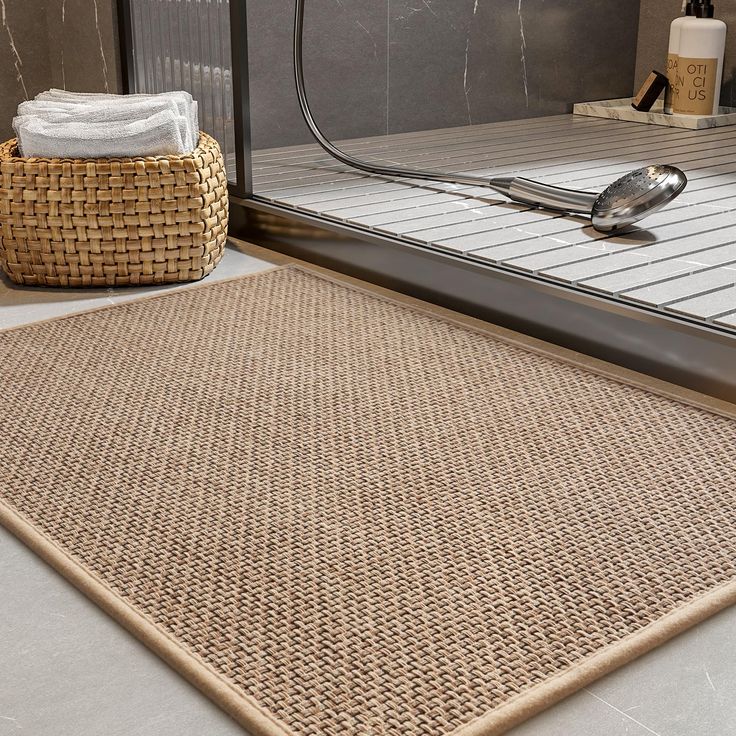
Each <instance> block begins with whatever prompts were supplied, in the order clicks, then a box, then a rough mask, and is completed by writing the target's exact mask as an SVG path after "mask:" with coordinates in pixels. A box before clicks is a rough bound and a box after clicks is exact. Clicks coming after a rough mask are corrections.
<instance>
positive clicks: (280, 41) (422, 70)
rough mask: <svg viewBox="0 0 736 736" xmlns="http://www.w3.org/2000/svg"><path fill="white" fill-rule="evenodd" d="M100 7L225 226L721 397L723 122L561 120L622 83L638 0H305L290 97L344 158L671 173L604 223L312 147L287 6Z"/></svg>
mask: <svg viewBox="0 0 736 736" xmlns="http://www.w3.org/2000/svg"><path fill="white" fill-rule="evenodd" d="M641 2H642V3H644V2H647V0H641ZM119 8H120V16H119V21H120V22H119V26H120V30H121V46H122V49H123V51H124V58H125V60H126V61H127V64H126V65H125V70H126V72H127V74H126V77H127V80H126V81H127V85H128V89H129V90H130V91H136V92H156V91H162V90H165V89H178V88H185V89H188V90H190V91H191V92H192V94H193V95H194V96H195V97H196V98H197V99H198V100H199V104H200V112H201V124H202V127H203V128H204V129H205V130H207V131H208V132H212V133H213V134H214V135H215V136H216V137H217V138H218V140H219V141H220V143H221V145H222V147H223V150H224V152H225V154H226V159H227V162H228V176H229V179H230V182H231V196H232V202H233V208H232V209H233V216H232V222H233V224H232V229H231V232H232V234H233V235H236V236H241V237H244V238H246V239H250V240H253V241H256V242H260V243H263V244H265V245H268V246H269V247H273V248H276V249H279V250H282V251H285V252H288V253H290V254H293V255H296V256H298V257H301V258H304V259H305V260H310V261H314V262H317V263H320V264H322V265H327V266H329V267H332V268H335V269H338V270H342V271H345V272H348V273H351V274H353V275H357V276H360V277H362V278H366V279H369V280H372V281H375V282H378V283H381V284H383V285H386V286H388V287H391V288H395V289H399V290H402V291H405V292H407V293H411V294H414V295H416V296H419V297H421V298H426V299H429V300H432V301H434V302H438V303H441V304H444V305H447V306H450V307H452V308H455V309H459V310H462V311H465V312H468V313H471V314H474V315H476V316H480V317H483V318H486V319H490V320H492V321H494V322H496V323H500V324H502V325H505V326H508V327H511V328H513V329H518V330H520V331H523V332H526V333H529V334H532V335H535V336H538V337H541V338H543V339H546V340H551V341H554V342H556V343H559V344H562V345H565V346H568V347H571V348H573V349H576V350H579V351H581V352H585V353H588V354H590V355H593V356H596V357H601V358H604V359H606V360H610V361H613V362H618V363H621V364H624V365H627V366H629V367H633V368H636V369H639V370H642V371H644V372H647V373H650V374H653V375H656V376H658V377H661V378H664V379H666V380H670V381H673V382H677V383H680V384H683V385H686V386H690V387H692V388H696V389H700V390H704V391H707V392H709V393H711V394H714V395H717V396H721V397H724V398H730V399H732V400H734V399H735V398H736V370H734V368H733V366H734V365H736V350H735V347H736V245H734V241H736V213H734V208H736V176H735V174H736V164H731V163H730V161H731V160H733V156H729V155H728V154H729V152H733V151H734V150H736V128H716V129H711V130H698V131H694V130H682V129H676V128H662V127H657V126H652V125H642V124H637V123H628V122H623V121H617V120H604V119H601V118H593V117H583V116H579V115H572V114H571V109H572V104H573V103H575V102H582V101H589V100H596V99H612V98H620V97H626V96H630V95H631V92H632V90H633V88H634V85H635V81H636V79H635V62H636V58H637V39H638V33H639V12H640V2H639V0H623V1H622V2H617V3H610V2H592V3H587V4H585V8H584V9H582V7H581V4H580V3H579V0H554V2H549V1H547V2H545V1H544V0H513V1H512V0H307V15H306V25H305V72H306V78H307V85H308V89H309V95H310V99H311V101H312V105H313V108H314V111H315V114H316V117H317V119H318V122H319V123H320V125H321V126H322V127H323V128H324V130H325V132H326V133H327V134H328V135H329V136H330V137H331V138H332V139H333V140H335V141H339V143H340V146H341V147H342V148H343V149H344V150H346V151H347V152H349V153H352V154H353V155H355V156H356V157H359V158H362V159H367V160H370V161H372V162H375V163H378V164H384V165H385V164H388V165H394V166H396V165H398V166H402V167H406V166H410V167H413V168H422V169H436V170H440V171H446V172H452V173H455V174H475V175H483V176H489V177H490V176H498V175H501V176H503V175H512V174H513V175H522V176H528V177H533V178H536V179H541V180H542V181H544V182H546V183H549V184H553V185H559V186H572V187H580V188H583V189H588V190H591V191H598V190H601V189H603V188H604V187H605V186H606V185H607V184H608V183H610V182H611V181H613V180H614V179H616V178H617V177H618V176H620V175H621V174H623V173H625V172H627V171H629V170H631V169H633V168H636V167H637V166H640V165H643V164H646V163H652V162H660V163H671V164H674V165H676V166H679V167H680V168H683V169H684V170H685V171H686V173H687V174H688V177H689V179H690V185H689V187H688V189H687V190H686V191H685V193H684V194H683V195H682V196H681V197H680V198H679V199H678V200H677V201H676V202H674V203H673V204H672V205H671V206H670V207H668V208H667V209H665V210H663V211H662V212H660V213H657V214H655V215H653V216H652V217H650V218H648V219H646V220H644V221H642V222H641V223H640V227H639V228H637V229H632V230H631V231H630V232H627V233H624V234H617V235H614V236H607V235H605V234H603V233H599V232H596V231H595V230H593V229H592V228H591V227H590V226H589V222H587V221H586V220H585V219H584V218H581V217H575V216H569V215H562V214H560V213H551V212H546V211H543V210H538V209H534V208H530V207H529V206H524V205H520V204H514V203H511V202H509V201H507V200H505V199H504V198H503V197H500V196H498V195H496V194H494V193H493V192H491V191H489V190H488V189H487V188H483V187H475V186H462V185H457V184H443V183H440V182H429V181H419V180H405V179H402V180H398V179H392V178H390V177H376V176H371V175H368V174H366V173H364V172H361V171H358V170H356V169H351V168H350V167H347V166H345V165H343V164H341V163H339V162H337V161H336V160H334V159H332V158H330V157H329V156H328V155H327V154H325V152H324V151H323V150H322V149H321V148H319V147H318V146H317V145H316V144H315V143H314V140H313V138H312V137H311V135H310V133H309V131H308V129H307V128H306V126H305V125H304V122H303V120H302V119H301V115H300V112H299V108H298V104H297V98H296V93H295V90H294V83H293V68H292V61H291V34H292V21H293V18H292V16H293V6H292V0H247V2H246V0H231V2H230V3H228V2H227V0H124V1H123V2H120V3H119Z"/></svg>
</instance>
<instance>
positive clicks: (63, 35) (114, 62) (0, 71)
mask: <svg viewBox="0 0 736 736" xmlns="http://www.w3.org/2000/svg"><path fill="white" fill-rule="evenodd" d="M115 13H116V5H115V0H0V20H1V21H2V27H1V28H0V138H2V140H5V139H6V138H9V137H10V136H11V135H12V129H11V126H10V123H11V120H12V118H13V115H14V114H15V110H16V108H17V106H18V103H19V102H22V101H23V100H25V99H29V98H32V97H33V96H34V95H35V94H37V93H38V92H40V91H41V90H44V89H48V88H49V87H61V88H66V89H70V90H77V91H89V92H104V91H106V90H109V91H110V92H117V91H119V90H120V65H119V63H118V52H117V30H116V23H115Z"/></svg>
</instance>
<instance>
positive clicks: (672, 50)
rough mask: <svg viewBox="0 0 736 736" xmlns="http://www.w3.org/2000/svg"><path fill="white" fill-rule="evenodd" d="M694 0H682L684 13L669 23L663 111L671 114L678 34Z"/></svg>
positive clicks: (675, 79) (675, 93) (675, 78)
mask: <svg viewBox="0 0 736 736" xmlns="http://www.w3.org/2000/svg"><path fill="white" fill-rule="evenodd" d="M694 4H695V3H694V0H690V1H689V2H687V0H683V3H682V12H683V13H684V15H681V16H679V17H678V18H675V19H674V20H673V21H672V23H671V24H670V43H669V48H668V50H667V81H668V84H667V88H666V89H665V93H664V111H665V113H667V114H668V115H671V114H672V108H673V105H674V98H675V97H676V96H677V92H678V88H677V69H678V62H679V58H680V36H681V34H682V26H683V25H684V23H685V21H686V20H687V19H688V18H689V17H691V16H692V15H693V14H694V12H695V11H694Z"/></svg>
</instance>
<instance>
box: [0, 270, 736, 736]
mask: <svg viewBox="0 0 736 736" xmlns="http://www.w3.org/2000/svg"><path fill="white" fill-rule="evenodd" d="M0 370H1V371H2V376H3V386H4V392H3V393H4V396H3V399H4V401H3V411H2V419H1V420H0V425H1V426H2V447H3V449H2V452H1V453H0V500H2V503H3V505H4V508H5V514H6V518H8V515H10V516H17V517H18V518H21V519H23V520H25V522H27V523H28V524H30V525H31V527H32V528H33V530H34V533H36V534H38V535H39V536H40V537H42V538H43V539H45V540H47V541H49V542H51V543H52V544H53V545H54V547H55V548H56V549H58V550H60V554H63V555H65V556H66V557H67V558H68V559H70V560H71V561H72V563H73V564H74V565H76V566H78V567H79V568H81V569H82V570H84V571H85V573H87V574H89V575H90V576H92V579H93V580H94V581H96V582H95V584H96V585H99V586H103V587H105V588H107V589H108V590H109V591H111V592H112V593H114V595H115V596H116V597H117V598H119V599H121V600H122V601H124V602H125V603H127V604H128V605H129V606H130V607H132V609H134V610H135V611H136V612H137V614H140V616H141V617H142V618H143V619H144V620H145V622H147V625H150V626H152V627H153V626H155V628H156V630H158V631H159V632H163V634H165V635H166V636H167V637H168V638H170V639H173V640H174V641H175V642H176V644H177V646H179V647H181V648H182V649H183V650H185V651H186V652H189V653H190V654H192V655H193V656H194V657H195V659H196V661H197V662H199V663H201V664H202V667H203V672H205V673H209V674H208V675H207V676H211V677H215V678H219V679H220V680H221V681H223V682H225V683H226V684H228V686H229V687H230V688H231V689H232V688H234V689H235V691H236V693H238V694H242V696H243V698H245V700H244V702H245V703H246V704H247V707H248V708H251V709H252V710H253V712H256V711H257V712H260V713H265V714H266V715H267V717H268V718H270V719H271V720H272V722H273V723H274V724H276V725H275V726H274V728H276V729H277V731H278V730H279V729H280V731H279V732H283V733H284V734H286V733H291V734H297V735H300V736H359V735H360V736H448V735H449V734H451V733H453V732H458V733H460V732H462V733H466V732H469V731H467V729H470V728H480V729H481V730H480V731H478V732H482V733H486V732H487V733H492V732H495V731H494V730H493V729H494V728H496V729H498V728H499V726H498V725H496V726H493V725H492V724H491V725H488V728H487V730H485V731H484V730H483V727H482V724H483V718H487V717H488V715H489V714H493V713H494V712H495V711H497V710H498V709H501V708H503V707H504V706H505V705H508V704H509V703H510V702H517V701H518V700H519V699H520V698H521V699H522V700H523V698H524V697H525V696H526V694H528V693H530V692H538V691H539V688H544V686H545V683H549V682H550V681H553V680H554V679H555V678H556V677H560V676H562V675H564V674H565V673H569V672H571V671H574V670H575V668H576V667H579V666H580V664H581V663H584V662H585V661H586V660H587V659H589V658H590V657H593V656H596V655H600V654H601V653H606V652H609V651H614V652H615V651H616V646H617V645H620V644H621V643H622V642H630V641H631V640H632V637H634V638H635V637H636V636H637V635H638V634H640V633H641V632H644V631H646V630H647V628H648V627H650V626H652V625H653V624H656V622H657V621H658V620H660V619H662V618H663V617H667V616H669V615H671V614H672V613H673V612H676V611H678V610H681V609H683V607H687V606H688V605H690V604H692V603H693V602H694V601H697V600H698V599H699V598H701V597H702V596H707V595H708V594H710V593H712V592H713V591H717V590H721V589H723V587H724V586H729V585H732V584H733V581H734V574H735V572H736V569H735V563H736V514H735V513H734V502H735V501H736V463H735V462H734V457H735V455H734V448H736V422H734V421H733V420H732V419H729V418H727V417H726V416H721V415H718V414H715V413H711V412H709V411H707V410H705V409H702V408H697V407H695V406H692V405H688V404H686V403H682V402H680V401H677V400H674V399H671V398H666V397H665V396H663V395H659V394H656V393H654V392H651V391H648V390H645V389H643V388H637V387H635V386H632V385H627V384H625V383H623V382H621V381H618V380H614V379H612V378H607V377H604V376H602V375H598V374H596V373H594V372H591V371H589V370H587V369H584V368H582V367H579V366H577V365H574V364H570V363H566V362H563V361H561V360H558V359H556V358H554V357H549V356H546V355H544V354H539V353H537V352H534V351H532V350H528V349H525V348H523V347H520V346H518V345H515V344H512V343H509V342H506V341H503V340H501V339H497V338H495V337H493V336H490V335H488V334H484V333H483V332H482V331H479V330H475V329H471V328H469V327H465V326H462V325H461V324H456V323H454V322H452V321H450V320H446V319H442V318H439V317H437V316H435V315H433V314H431V313H428V312H424V311H422V310H421V309H417V308H413V307H410V306H407V305H405V304H402V303H399V302H396V301H392V300H389V299H385V298H382V297H380V296H376V295H374V294H371V293H369V292H367V291H362V290H360V289H357V288H354V287H352V286H348V285H344V284H341V283H339V282H335V281H333V280H331V279H328V278H325V277H323V276H321V275H319V274H317V273H313V272H310V271H308V270H305V269H301V268H295V267H287V268H280V269H275V270H272V271H268V272H265V273H263V274H259V275H256V276H251V277H247V278H243V279H238V280H233V281H228V282H223V283H218V284H213V285H204V286H202V287H200V288H193V289H188V290H183V291H179V292H175V293H169V294H166V295H164V296H161V297H156V298H153V299H146V300H143V301H138V302H135V301H134V302H131V303H127V304H124V305H122V306H116V307H113V308H108V309H103V310H98V311H94V312H91V313H88V314H82V315H77V316H74V317H71V318H64V319H59V320H53V321H49V322H45V323H40V324H36V325H30V326H27V327H24V328H21V329H15V330H10V331H7V332H5V333H2V334H0ZM478 719H480V720H478ZM478 724H480V725H478ZM507 725H508V724H507Z"/></svg>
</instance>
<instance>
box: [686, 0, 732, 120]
mask: <svg viewBox="0 0 736 736" xmlns="http://www.w3.org/2000/svg"><path fill="white" fill-rule="evenodd" d="M714 15H715V8H714V6H713V3H712V0H695V2H694V3H693V15H692V17H689V18H685V22H684V23H682V25H681V26H680V45H679V56H678V60H677V84H676V89H677V94H676V95H675V96H674V99H673V112H675V113H677V114H680V115H716V114H718V108H719V105H720V99H721V81H722V79H723V55H724V52H725V49H726V32H727V27H726V24H725V23H724V22H723V21H721V20H716V19H715V18H714Z"/></svg>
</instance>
